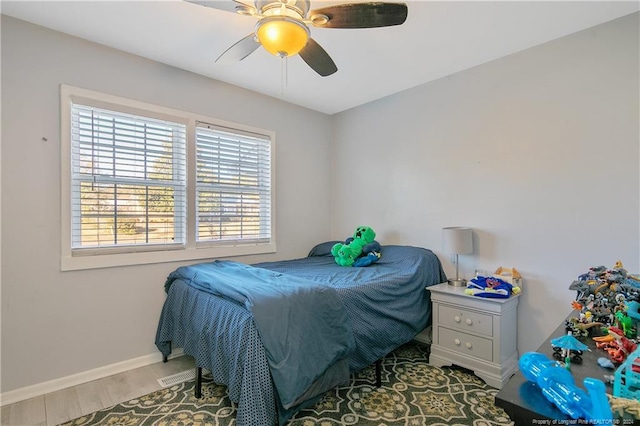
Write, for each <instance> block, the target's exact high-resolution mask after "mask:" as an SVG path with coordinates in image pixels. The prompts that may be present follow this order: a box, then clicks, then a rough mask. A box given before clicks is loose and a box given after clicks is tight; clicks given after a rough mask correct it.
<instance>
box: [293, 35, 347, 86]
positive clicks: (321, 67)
mask: <svg viewBox="0 0 640 426" xmlns="http://www.w3.org/2000/svg"><path fill="white" fill-rule="evenodd" d="M298 55H300V57H301V58H302V59H303V60H304V61H305V62H306V63H307V65H309V66H310V67H311V68H312V69H313V70H314V71H315V72H317V73H318V74H320V75H321V76H322V77H326V76H328V75H331V74H333V73H334V72H336V71H338V67H336V64H335V63H334V62H333V59H331V57H330V56H329V54H328V53H327V52H326V51H325V50H324V49H323V48H322V47H321V46H320V45H319V44H318V43H317V42H316V41H315V40H314V39H312V38H310V39H309V41H308V42H307V45H306V46H305V47H304V48H303V49H302V50H301V51H300V53H298Z"/></svg>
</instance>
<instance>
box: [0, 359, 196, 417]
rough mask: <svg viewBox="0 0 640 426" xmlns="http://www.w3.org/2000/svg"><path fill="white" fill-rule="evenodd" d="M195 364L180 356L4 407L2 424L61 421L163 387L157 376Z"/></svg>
mask: <svg viewBox="0 0 640 426" xmlns="http://www.w3.org/2000/svg"><path fill="white" fill-rule="evenodd" d="M190 368H194V362H193V358H191V357H188V356H181V357H177V358H173V359H170V360H169V361H168V362H167V363H162V362H159V363H156V364H152V365H149V366H146V367H141V368H136V369H135V370H130V371H126V372H124V373H120V374H115V375H113V376H109V377H105V378H104V379H100V380H94V381H93V382H88V383H83V384H81V385H78V386H74V387H71V388H67V389H62V390H60V391H57V392H52V393H50V394H46V395H43V396H38V397H35V398H31V399H28V400H25V401H20V402H16V403H15V404H11V405H7V406H4V407H2V417H1V418H0V424H1V425H2V426H9V425H10V426H36V425H37V426H43V425H50V426H53V425H58V424H60V423H63V422H66V421H69V420H72V419H75V418H77V417H80V416H83V415H85V414H89V413H93V412H94V411H98V410H101V409H103V408H107V407H111V406H112V405H115V404H119V403H121V402H125V401H128V400H130V399H134V398H137V397H140V396H142V395H146V394H148V393H150V392H153V391H155V390H158V389H161V386H160V384H159V383H158V379H160V378H162V377H166V376H170V375H172V374H175V373H178V372H181V371H184V370H188V369H190Z"/></svg>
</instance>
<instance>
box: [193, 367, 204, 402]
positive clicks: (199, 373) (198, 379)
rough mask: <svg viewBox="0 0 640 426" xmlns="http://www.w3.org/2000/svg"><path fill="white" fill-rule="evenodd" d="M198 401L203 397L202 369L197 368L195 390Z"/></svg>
mask: <svg viewBox="0 0 640 426" xmlns="http://www.w3.org/2000/svg"><path fill="white" fill-rule="evenodd" d="M194 394H195V397H196V399H200V397H201V396H202V367H196V387H195V389H194Z"/></svg>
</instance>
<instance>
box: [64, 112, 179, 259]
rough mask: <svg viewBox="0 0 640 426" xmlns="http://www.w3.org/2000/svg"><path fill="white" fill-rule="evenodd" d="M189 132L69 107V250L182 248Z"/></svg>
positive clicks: (149, 120) (143, 119)
mask: <svg viewBox="0 0 640 426" xmlns="http://www.w3.org/2000/svg"><path fill="white" fill-rule="evenodd" d="M185 147H186V142H185V125H184V124H180V123H173V122H168V121H161V120H155V119H152V118H147V117H143V116H140V115H132V114H126V113H118V112H114V111H108V110H105V109H101V108H95V107H90V106H87V105H81V104H75V103H72V105H71V161H72V165H71V220H72V225H71V248H72V250H76V251H77V253H78V254H79V253H80V252H81V251H82V250H84V249H93V248H100V249H107V248H110V249H113V248H119V247H122V248H124V250H126V248H127V247H131V246H136V247H142V246H144V247H148V249H149V250H152V249H153V248H154V246H155V245H157V244H161V245H164V246H167V245H176V246H182V245H184V241H185V235H186V234H185V218H186V187H187V179H186V161H185V160H186V154H185Z"/></svg>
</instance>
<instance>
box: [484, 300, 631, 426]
mask: <svg viewBox="0 0 640 426" xmlns="http://www.w3.org/2000/svg"><path fill="white" fill-rule="evenodd" d="M574 316H578V313H577V312H572V313H571V314H569V316H568V317H567V318H570V317H574ZM565 334H567V331H566V329H565V325H564V321H563V322H562V324H560V326H558V328H557V329H556V330H555V331H554V332H553V333H551V336H549V338H548V339H547V340H546V341H545V342H544V343H543V344H542V345H541V346H540V347H539V348H538V350H537V351H536V352H540V353H543V354H545V355H547V356H548V357H549V359H554V358H553V348H552V347H551V339H555V338H556V337H560V336H563V335H565ZM581 341H583V343H585V344H586V345H587V346H589V349H591V351H585V352H584V353H583V355H582V363H581V364H574V363H572V364H571V374H572V376H573V378H574V380H575V383H576V385H577V386H579V387H580V388H582V389H583V390H584V384H583V381H584V379H585V378H586V377H592V378H594V379H599V380H602V381H605V380H604V375H613V372H614V371H615V370H611V369H607V368H603V367H600V365H599V364H598V362H597V360H598V358H600V357H607V353H606V352H605V351H604V350H602V349H597V348H596V346H595V342H594V341H593V340H592V339H591V338H585V339H581ZM520 355H522V354H520ZM605 383H606V381H605ZM607 393H609V394H611V393H612V387H611V385H609V384H607ZM495 404H496V405H497V406H498V407H501V408H503V409H504V411H506V413H507V414H508V415H509V417H511V420H513V421H514V423H515V425H516V426H520V425H536V424H537V425H539V424H569V425H571V424H586V422H585V421H583V422H582V423H580V422H577V421H575V420H573V419H571V418H570V417H569V416H567V415H566V414H564V413H563V412H562V411H560V410H559V409H558V408H557V407H556V406H555V405H554V404H553V403H551V402H549V401H548V400H547V399H546V398H545V396H544V395H543V394H542V392H541V390H540V387H538V385H537V384H535V383H533V382H529V381H528V380H526V379H525V378H524V376H523V375H522V373H521V372H520V371H518V372H516V374H515V375H513V376H512V377H511V379H510V380H509V381H508V382H507V383H506V384H505V386H504V387H503V388H502V389H501V390H500V392H498V394H497V395H496V402H495ZM614 416H615V413H614ZM545 420H550V421H551V422H550V423H546V422H544V421H545ZM554 420H556V422H555V423H553V421H554ZM612 424H615V425H633V424H640V421H638V420H635V423H634V419H633V418H632V417H629V418H627V416H626V415H625V417H624V418H621V417H618V418H616V419H615V420H614V421H613V422H612Z"/></svg>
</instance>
